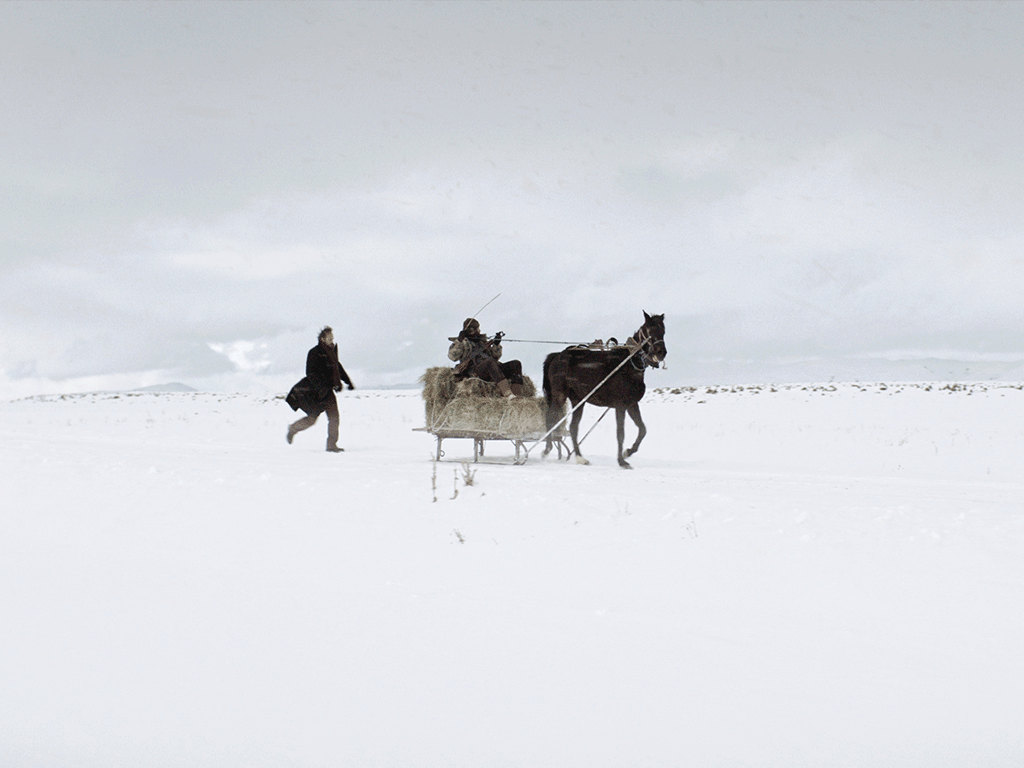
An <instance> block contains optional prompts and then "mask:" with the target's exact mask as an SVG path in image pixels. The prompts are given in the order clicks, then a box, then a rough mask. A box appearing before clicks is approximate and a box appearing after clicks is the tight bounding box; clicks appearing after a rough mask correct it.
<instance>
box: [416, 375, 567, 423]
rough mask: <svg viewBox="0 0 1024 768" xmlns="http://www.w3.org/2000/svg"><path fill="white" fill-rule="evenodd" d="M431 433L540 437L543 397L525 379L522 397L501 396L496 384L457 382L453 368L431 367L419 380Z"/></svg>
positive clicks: (471, 381)
mask: <svg viewBox="0 0 1024 768" xmlns="http://www.w3.org/2000/svg"><path fill="white" fill-rule="evenodd" d="M420 382H421V383H422V384H423V402H424V405H425V408H426V417H427V429H429V430H431V431H441V430H445V431H452V432H460V431H465V432H487V433H490V434H493V435H494V436H496V437H509V438H523V437H539V436H540V435H542V434H544V433H545V432H546V431H547V427H546V426H545V419H544V414H545V411H546V410H547V406H546V404H545V402H544V398H542V397H536V394H537V388H536V387H535V386H534V384H533V382H532V381H531V380H530V377H529V376H523V395H522V397H515V398H512V399H511V400H509V399H507V398H505V397H502V395H501V392H500V391H499V390H498V385H497V384H492V383H491V382H489V381H481V380H480V379H474V378H467V379H463V380H462V381H460V382H456V381H455V379H454V371H453V370H452V369H451V368H446V367H437V368H428V369H427V372H426V373H424V374H423V376H421V377H420Z"/></svg>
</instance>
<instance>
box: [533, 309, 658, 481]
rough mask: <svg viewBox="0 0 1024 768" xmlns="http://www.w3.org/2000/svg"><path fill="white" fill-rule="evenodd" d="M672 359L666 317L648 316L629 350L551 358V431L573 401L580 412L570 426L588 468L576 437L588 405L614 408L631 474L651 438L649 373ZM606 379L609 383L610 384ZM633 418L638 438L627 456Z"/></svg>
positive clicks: (571, 351) (584, 350)
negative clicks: (643, 401) (646, 411)
mask: <svg viewBox="0 0 1024 768" xmlns="http://www.w3.org/2000/svg"><path fill="white" fill-rule="evenodd" d="M666 354H668V352H667V351H666V349H665V316H664V315H653V316H652V315H648V314H647V313H646V312H644V324H643V325H642V326H640V330H638V331H637V332H636V333H635V334H633V335H632V336H631V337H630V339H629V341H628V342H626V344H625V345H623V346H617V347H613V348H611V349H593V348H589V347H582V346H580V347H568V348H567V349H564V350H562V351H561V352H555V353H553V354H550V355H548V356H547V359H546V360H545V361H544V397H545V399H546V400H547V428H548V429H549V430H550V429H552V428H553V427H554V426H555V425H556V424H558V422H559V420H561V419H562V417H563V414H564V413H565V401H566V399H567V398H568V400H569V402H571V403H572V406H573V409H574V410H573V411H572V419H571V421H570V422H569V434H570V435H571V436H572V447H573V450H574V451H575V452H576V460H577V461H578V462H580V463H581V464H588V463H589V462H588V461H587V460H586V459H584V458H583V455H582V454H581V453H580V446H579V442H578V440H577V437H576V436H577V432H578V430H579V425H580V419H581V418H582V417H583V403H584V402H587V403H592V404H593V405H598V406H603V407H605V408H614V409H615V422H616V429H617V434H618V438H619V457H618V458H619V466H621V467H624V468H626V469H630V468H631V467H630V466H629V464H628V463H627V462H626V458H627V457H628V456H632V455H633V454H634V453H636V451H637V449H638V448H639V447H640V442H641V441H642V440H643V439H644V435H646V434H647V428H646V427H645V426H644V422H643V419H642V418H640V398H641V397H643V396H644V391H645V389H646V388H645V386H644V371H645V370H646V369H647V367H648V366H650V367H651V368H657V367H658V366H659V365H660V364H661V362H662V361H663V360H664V359H665V355H666ZM613 371H614V373H613ZM606 377H608V380H607V381H604V380H605V378H606ZM602 381H604V383H603V384H602V383H601V382H602ZM598 385H600V386H599V387H598ZM595 387H597V390H596V391H594V389H595ZM592 392H593V394H591V393H592ZM588 395H589V397H588ZM627 413H628V414H629V416H630V418H631V419H633V423H634V424H636V426H637V430H638V433H637V436H636V442H635V443H633V447H632V448H630V449H629V450H628V451H626V452H625V454H623V452H622V441H623V439H624V438H625V434H626V414H627Z"/></svg>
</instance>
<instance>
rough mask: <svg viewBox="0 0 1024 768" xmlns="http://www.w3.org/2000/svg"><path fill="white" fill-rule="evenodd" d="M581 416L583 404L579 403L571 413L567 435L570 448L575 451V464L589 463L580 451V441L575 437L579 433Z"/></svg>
mask: <svg viewBox="0 0 1024 768" xmlns="http://www.w3.org/2000/svg"><path fill="white" fill-rule="evenodd" d="M582 418H583V406H582V405H580V407H579V408H577V409H576V410H575V411H574V412H573V414H572V419H571V420H570V421H569V437H571V438H572V449H573V450H574V451H575V452H576V463H577V464H589V463H590V462H589V461H587V460H586V459H584V458H583V454H582V453H580V443H579V441H578V440H577V439H576V436H577V435H578V434H579V429H580V420H581V419H582Z"/></svg>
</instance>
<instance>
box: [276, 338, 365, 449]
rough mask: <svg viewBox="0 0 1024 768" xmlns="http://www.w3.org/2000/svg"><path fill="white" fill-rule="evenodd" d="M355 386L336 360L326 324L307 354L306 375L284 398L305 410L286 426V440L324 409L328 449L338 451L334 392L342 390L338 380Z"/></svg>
mask: <svg viewBox="0 0 1024 768" xmlns="http://www.w3.org/2000/svg"><path fill="white" fill-rule="evenodd" d="M342 382H345V383H346V384H348V388H349V389H355V387H354V386H353V385H352V381H351V380H350V379H349V377H348V374H347V373H345V369H344V368H343V367H342V365H341V363H340V362H339V361H338V345H337V344H335V343H334V331H333V330H331V327H330V326H329V325H325V326H324V328H323V330H322V331H320V336H319V337H318V338H317V345H316V346H315V347H313V348H312V349H311V350H309V353H308V354H307V355H306V376H305V378H303V379H301V380H300V381H299V382H298V383H297V384H296V385H295V386H294V387H292V389H291V391H290V392H289V393H288V396H287V397H286V398H285V402H286V403H288V405H290V406H291V407H292V410H293V411H297V410H299V409H300V408H301V409H302V410H303V411H305V412H306V415H305V416H303V417H302V418H301V419H299V420H298V421H296V422H295V423H293V424H291V425H290V426H289V427H288V443H289V445H290V444H291V442H292V440H293V439H294V437H295V435H296V433H298V432H301V431H302V430H304V429H309V428H310V427H312V426H313V425H314V424H316V420H317V419H318V418H319V417H320V414H321V413H323V412H325V411H326V412H327V450H328V451H331V452H332V453H339V452H341V451H343V450H345V449H344V448H339V447H338V425H339V422H340V421H341V419H340V418H339V416H338V399H337V398H336V397H335V396H334V393H335V392H340V391H341V383H342Z"/></svg>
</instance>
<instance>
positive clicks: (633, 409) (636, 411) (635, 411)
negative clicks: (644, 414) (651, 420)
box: [626, 403, 647, 456]
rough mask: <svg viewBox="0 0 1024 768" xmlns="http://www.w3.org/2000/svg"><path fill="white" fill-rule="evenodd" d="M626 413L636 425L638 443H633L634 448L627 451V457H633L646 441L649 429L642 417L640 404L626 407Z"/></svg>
mask: <svg viewBox="0 0 1024 768" xmlns="http://www.w3.org/2000/svg"><path fill="white" fill-rule="evenodd" d="M626 413H628V414H629V417H630V418H631V419H633V423H634V424H636V442H635V443H633V447H632V448H630V449H629V450H628V451H626V456H632V455H633V454H634V453H636V452H637V450H639V448H640V443H641V442H642V441H643V439H644V435H646V434H647V427H645V426H644V420H643V419H642V418H641V417H640V403H633V404H632V405H628V406H626Z"/></svg>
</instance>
